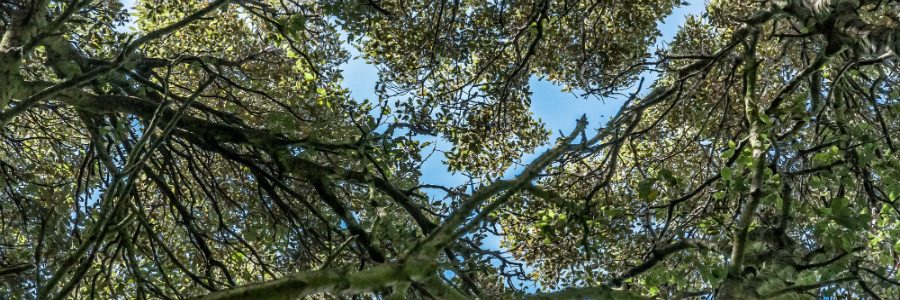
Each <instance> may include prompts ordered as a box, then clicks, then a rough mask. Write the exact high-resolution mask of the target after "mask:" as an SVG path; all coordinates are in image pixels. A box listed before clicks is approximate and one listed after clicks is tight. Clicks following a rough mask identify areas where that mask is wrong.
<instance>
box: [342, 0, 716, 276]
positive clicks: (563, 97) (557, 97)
mask: <svg viewBox="0 0 900 300" xmlns="http://www.w3.org/2000/svg"><path fill="white" fill-rule="evenodd" d="M687 2H688V5H685V6H681V7H678V8H676V9H675V10H674V11H673V12H672V14H671V15H669V16H668V17H666V18H665V19H664V20H663V22H661V23H660V24H659V26H658V29H659V30H660V32H661V33H662V36H661V37H660V38H659V39H658V40H657V42H656V45H655V46H653V47H651V48H650V51H651V52H653V51H655V50H656V49H657V48H665V47H666V43H667V42H669V41H671V40H672V38H673V37H674V36H675V34H676V33H677V31H678V28H679V27H680V26H681V25H682V24H684V22H685V20H686V18H687V16H688V15H700V14H701V13H702V12H703V10H704V9H705V7H706V4H707V2H706V0H690V1H687ZM351 51H353V50H352V49H351ZM342 69H343V71H344V73H343V74H344V82H343V83H342V84H343V86H344V87H345V88H347V89H349V90H350V92H351V96H352V97H354V98H356V99H366V98H368V99H375V95H374V94H373V92H372V91H374V88H375V82H376V81H377V80H378V73H377V70H376V69H375V67H374V66H372V65H369V64H366V63H365V62H364V61H363V60H361V59H359V58H354V59H351V60H350V61H349V62H348V63H347V64H345V65H343V66H342ZM642 76H643V77H644V79H645V85H644V86H645V88H646V87H647V86H649V84H650V83H652V82H653V81H654V79H655V78H656V75H655V74H652V73H649V72H647V73H644V74H642ZM529 83H530V86H531V90H532V92H533V94H532V99H531V112H532V113H533V114H534V116H535V118H538V119H540V120H541V121H542V122H543V123H544V124H545V126H546V128H547V129H549V130H550V131H551V132H552V133H553V136H552V137H551V139H550V141H553V140H555V138H556V137H558V136H559V132H564V133H568V132H570V131H571V130H573V129H574V128H575V124H576V120H577V119H578V118H580V117H581V116H582V115H583V114H584V115H586V116H587V118H588V121H589V122H590V126H591V127H593V128H597V127H599V125H600V124H603V123H604V122H606V121H607V120H608V119H609V118H610V117H611V116H612V115H614V114H615V113H616V112H617V111H618V110H619V107H620V106H621V105H622V103H623V102H624V99H623V98H622V97H613V98H607V99H598V98H596V97H591V98H583V97H580V96H578V91H573V92H569V93H566V92H562V87H561V86H557V85H554V84H552V83H550V82H547V81H540V80H537V78H532V79H531V80H530V82H529ZM428 141H431V142H434V143H433V144H434V145H435V146H434V147H437V149H438V150H447V149H449V144H448V143H446V142H442V141H440V140H438V139H428ZM548 147H549V143H548V145H545V146H543V147H540V148H538V149H536V150H535V151H534V152H533V153H530V154H527V155H525V157H523V159H522V163H527V162H528V161H530V160H532V159H533V158H535V157H536V156H537V155H538V154H539V153H541V152H543V151H544V150H546V149H547V148H548ZM431 151H432V150H431V149H426V150H425V151H424V153H423V157H424V155H427V154H428V153H430V152H431ZM443 160H444V156H443V155H442V154H441V153H434V154H432V155H431V156H430V158H429V159H428V160H426V161H425V162H424V164H423V165H422V170H421V171H422V177H421V179H420V180H421V182H422V183H427V184H438V185H444V186H458V185H461V184H464V183H465V182H466V179H467V178H466V177H465V176H463V175H462V174H454V173H450V172H448V171H447V165H446V164H445V163H444V161H443ZM520 170H521V166H518V167H513V168H511V169H509V170H507V172H506V176H515V175H516V174H518V173H519V171H520ZM428 192H431V193H432V194H431V195H430V196H431V197H432V198H436V199H442V198H443V196H444V195H442V194H441V193H440V192H437V191H428ZM484 243H485V246H486V248H488V249H494V250H500V249H502V247H501V246H500V240H499V238H498V237H497V236H489V237H487V238H486V239H485V240H484ZM529 270H530V268H527V267H526V271H529ZM448 276H449V275H448ZM514 283H515V284H517V285H518V284H519V283H520V282H518V281H515V282H514ZM525 288H526V290H527V291H529V292H534V291H535V290H536V289H537V288H538V285H537V284H536V283H535V282H525Z"/></svg>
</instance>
